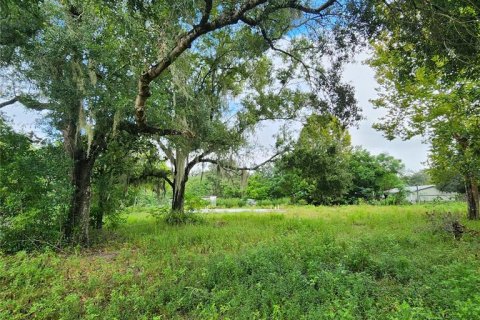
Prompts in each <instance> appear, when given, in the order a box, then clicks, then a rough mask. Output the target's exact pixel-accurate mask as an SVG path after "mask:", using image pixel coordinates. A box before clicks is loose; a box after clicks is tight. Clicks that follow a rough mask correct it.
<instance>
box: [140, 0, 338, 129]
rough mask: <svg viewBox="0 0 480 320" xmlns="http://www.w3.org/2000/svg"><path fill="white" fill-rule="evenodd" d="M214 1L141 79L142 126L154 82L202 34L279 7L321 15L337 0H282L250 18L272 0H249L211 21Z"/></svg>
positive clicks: (207, 3)
mask: <svg viewBox="0 0 480 320" xmlns="http://www.w3.org/2000/svg"><path fill="white" fill-rule="evenodd" d="M212 2H213V1H212V0H205V11H204V13H203V15H202V18H201V20H200V23H199V24H198V25H195V26H194V27H193V28H192V29H191V30H190V31H188V32H186V33H184V34H183V35H182V36H180V37H179V38H178V39H177V41H176V44H175V45H174V46H173V48H172V49H171V50H170V51H169V52H168V53H167V54H166V56H165V57H164V58H162V59H161V60H160V61H159V62H157V63H155V64H153V65H152V66H151V67H150V68H149V69H148V70H147V71H145V72H143V73H142V74H141V76H140V78H139V80H138V85H137V90H138V91H137V97H136V99H135V117H136V122H137V125H138V126H139V127H146V126H147V122H146V116H145V105H146V102H147V100H148V98H149V97H150V96H151V92H150V83H151V82H152V81H153V80H155V79H156V78H158V77H159V76H160V75H161V74H162V73H163V72H164V71H165V70H166V69H167V68H168V67H169V66H170V65H171V64H172V63H173V62H174V61H175V60H176V59H177V58H178V57H179V56H180V55H181V54H182V53H183V52H184V51H186V50H187V49H188V48H190V47H191V45H192V43H193V42H194V41H195V40H196V39H198V38H199V37H200V36H202V35H204V34H207V33H209V32H212V31H215V30H218V29H221V28H224V27H226V26H229V25H234V24H236V23H238V22H239V21H243V22H245V23H247V24H249V25H256V24H258V23H259V22H260V21H262V20H263V19H265V18H266V17H267V16H268V15H269V14H270V13H273V12H275V11H277V10H281V9H286V8H291V9H295V10H299V11H301V12H304V13H308V14H319V13H321V12H322V11H324V10H326V9H327V8H329V7H330V6H332V5H333V4H334V3H335V2H336V0H328V1H326V2H324V3H323V4H322V5H320V6H319V7H317V8H311V7H307V6H304V5H302V4H300V3H299V0H290V1H285V2H280V3H278V4H276V5H271V6H266V8H265V9H264V11H263V12H261V13H260V14H259V15H258V16H257V17H258V18H257V19H256V20H255V19H251V18H247V16H246V13H247V12H249V11H250V10H252V9H255V8H258V7H259V6H260V5H263V4H265V3H268V0H246V1H245V2H244V3H243V4H242V5H240V6H239V8H238V9H237V10H235V11H233V12H231V11H225V12H224V13H222V14H221V15H220V16H218V17H217V18H216V19H214V20H212V21H211V22H208V21H209V18H210V13H211V10H212V9H211V7H212V5H213V3H212Z"/></svg>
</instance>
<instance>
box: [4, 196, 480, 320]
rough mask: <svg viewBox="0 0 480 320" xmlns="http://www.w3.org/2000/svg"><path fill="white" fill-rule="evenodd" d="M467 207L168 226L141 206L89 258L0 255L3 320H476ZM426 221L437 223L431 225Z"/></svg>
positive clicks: (227, 217) (292, 211) (475, 243)
mask: <svg viewBox="0 0 480 320" xmlns="http://www.w3.org/2000/svg"><path fill="white" fill-rule="evenodd" d="M464 210H465V204H462V203H452V204H449V205H445V204H437V205H415V206H412V205H408V206H390V207H379V206H367V205H362V206H342V207H301V208H299V207H292V208H288V209H286V212H285V213H276V214H252V213H249V214H248V213H245V214H210V215H206V216H203V217H202V218H201V220H199V221H197V222H196V223H195V224H187V225H183V226H181V227H179V226H171V225H168V224H166V223H165V221H164V220H162V219H160V220H158V219H155V218H154V217H153V216H151V215H150V213H149V210H147V209H141V208H136V209H132V210H129V214H128V215H125V216H124V219H126V223H124V224H122V225H121V226H120V227H119V228H118V229H117V230H115V231H114V232H113V231H112V230H110V229H108V231H107V232H106V233H103V234H98V238H95V242H96V244H95V245H94V246H93V247H92V248H90V249H89V250H80V251H79V250H74V249H71V250H68V251H66V252H62V251H61V252H53V251H47V252H43V253H36V254H26V253H25V252H19V253H17V254H15V255H9V256H1V257H0V266H1V268H0V285H1V287H2V290H1V291H0V318H3V319H23V318H38V319H78V318H84V319H112V318H116V319H164V318H168V319H217V318H222V319H225V318H230V319H339V318H340V319H445V318H447V319H476V318H478V317H480V308H479V302H480V295H479V292H478V287H479V286H480V273H479V272H478V271H479V269H480V262H479V260H478V252H479V249H480V247H479V246H480V242H479V238H478V237H479V236H478V233H477V234H474V233H465V234H464V235H463V237H462V238H461V239H460V240H456V239H455V238H454V235H453V234H452V233H451V232H448V231H445V229H444V227H445V226H446V225H444V224H443V221H444V220H443V217H444V216H443V215H442V214H445V213H447V212H451V213H452V214H458V215H459V216H461V217H462V218H461V219H460V222H461V223H462V224H465V225H466V226H467V228H468V229H469V230H477V232H478V231H480V224H479V223H478V222H474V221H468V220H466V219H465V218H464V215H463V214H462V212H464ZM427 212H429V213H432V214H434V215H435V218H434V219H433V220H432V219H431V218H429V216H427V214H426V213H427Z"/></svg>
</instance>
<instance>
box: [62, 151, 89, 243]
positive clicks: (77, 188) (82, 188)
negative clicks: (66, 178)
mask: <svg viewBox="0 0 480 320" xmlns="http://www.w3.org/2000/svg"><path fill="white" fill-rule="evenodd" d="M94 163H95V159H94V158H92V157H88V156H87V154H86V152H84V151H82V150H77V152H75V157H74V163H73V170H72V177H71V183H72V186H73V195H72V203H71V206H70V211H69V213H68V217H67V221H66V224H65V237H66V239H67V241H69V242H71V243H76V244H81V245H84V246H88V244H89V233H88V229H89V222H90V203H91V176H92V171H93V165H94Z"/></svg>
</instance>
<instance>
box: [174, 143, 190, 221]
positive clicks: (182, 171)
mask: <svg viewBox="0 0 480 320" xmlns="http://www.w3.org/2000/svg"><path fill="white" fill-rule="evenodd" d="M188 174H189V173H188V170H187V155H186V154H185V153H184V152H183V151H182V150H181V149H177V150H176V158H175V172H174V180H173V198H172V212H179V213H182V212H183V211H184V209H185V208H184V207H185V187H186V185H187V181H188Z"/></svg>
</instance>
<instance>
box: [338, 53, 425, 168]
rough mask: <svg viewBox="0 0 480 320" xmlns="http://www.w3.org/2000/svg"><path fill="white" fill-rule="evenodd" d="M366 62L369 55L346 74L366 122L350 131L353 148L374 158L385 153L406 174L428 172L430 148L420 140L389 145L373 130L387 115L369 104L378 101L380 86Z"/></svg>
mask: <svg viewBox="0 0 480 320" xmlns="http://www.w3.org/2000/svg"><path fill="white" fill-rule="evenodd" d="M366 58H368V54H367V53H362V54H359V55H358V56H357V58H356V62H355V63H351V64H349V65H347V66H346V68H345V73H344V79H345V80H346V81H349V82H351V83H352V85H353V86H354V87H355V91H356V92H355V93H356V97H357V100H358V103H359V105H360V106H361V108H362V109H363V115H364V117H365V118H366V119H365V120H362V121H361V122H360V124H359V128H358V129H355V128H352V129H350V133H351V135H352V144H353V145H360V146H362V147H364V148H365V149H367V150H368V151H370V152H372V153H373V154H379V153H382V152H386V153H388V154H390V155H392V156H394V157H395V158H398V159H401V160H402V161H403V162H404V163H405V167H406V169H407V170H413V171H418V170H420V169H423V168H425V167H426V165H425V162H426V161H427V154H428V149H429V145H427V144H424V143H423V142H422V139H421V138H420V137H415V138H413V139H411V140H407V141H402V140H400V139H395V140H393V141H389V140H387V139H385V138H384V137H383V136H382V134H381V133H380V132H378V131H376V130H374V129H373V128H372V124H373V123H375V122H377V121H378V119H379V118H380V117H381V116H383V115H384V114H385V111H384V110H378V109H374V108H373V105H372V103H370V102H369V100H370V99H374V98H375V97H376V91H375V88H376V87H378V84H377V82H376V80H375V77H374V71H373V69H372V68H370V67H369V66H368V65H366V64H363V63H362V61H364V60H365V59H366Z"/></svg>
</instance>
